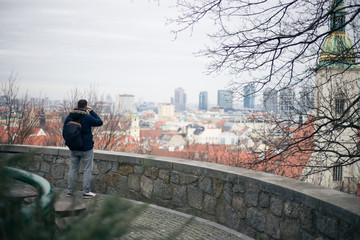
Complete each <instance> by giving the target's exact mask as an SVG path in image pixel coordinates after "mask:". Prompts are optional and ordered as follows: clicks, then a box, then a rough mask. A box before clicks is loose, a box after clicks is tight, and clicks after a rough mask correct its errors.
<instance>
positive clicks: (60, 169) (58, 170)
mask: <svg viewBox="0 0 360 240" xmlns="http://www.w3.org/2000/svg"><path fill="white" fill-rule="evenodd" d="M64 174H65V164H63V163H59V164H53V165H52V166H51V177H52V178H53V179H55V180H56V179H62V178H63V177H64Z"/></svg>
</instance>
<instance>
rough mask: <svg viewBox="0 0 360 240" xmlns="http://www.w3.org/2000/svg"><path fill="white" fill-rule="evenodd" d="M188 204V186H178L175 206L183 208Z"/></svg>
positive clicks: (175, 192) (175, 194)
mask: <svg viewBox="0 0 360 240" xmlns="http://www.w3.org/2000/svg"><path fill="white" fill-rule="evenodd" d="M186 202H187V194H186V186H180V185H177V186H175V188H174V194H173V204H174V205H175V206H179V207H183V206H185V205H186Z"/></svg>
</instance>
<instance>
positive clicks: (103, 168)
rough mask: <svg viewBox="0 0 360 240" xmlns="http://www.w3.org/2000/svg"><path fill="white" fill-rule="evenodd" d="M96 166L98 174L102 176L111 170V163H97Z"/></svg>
mask: <svg viewBox="0 0 360 240" xmlns="http://www.w3.org/2000/svg"><path fill="white" fill-rule="evenodd" d="M96 166H97V169H98V171H99V173H101V174H103V173H107V172H109V171H110V170H111V168H112V163H111V162H108V161H97V163H96Z"/></svg>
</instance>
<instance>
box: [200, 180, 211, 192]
mask: <svg viewBox="0 0 360 240" xmlns="http://www.w3.org/2000/svg"><path fill="white" fill-rule="evenodd" d="M199 188H200V189H201V190H202V191H204V192H205V193H208V194H212V191H213V183H212V180H211V178H208V177H205V178H202V179H201V180H200V181H199Z"/></svg>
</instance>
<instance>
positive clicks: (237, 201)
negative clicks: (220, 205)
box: [232, 196, 246, 218]
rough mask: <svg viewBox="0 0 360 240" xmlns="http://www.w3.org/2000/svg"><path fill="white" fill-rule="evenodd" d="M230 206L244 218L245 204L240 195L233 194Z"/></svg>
mask: <svg viewBox="0 0 360 240" xmlns="http://www.w3.org/2000/svg"><path fill="white" fill-rule="evenodd" d="M232 207H233V208H234V209H235V210H236V212H237V213H238V215H239V216H240V217H241V218H245V214H246V206H245V202H244V199H243V198H242V197H238V196H235V197H234V198H233V200H232Z"/></svg>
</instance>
